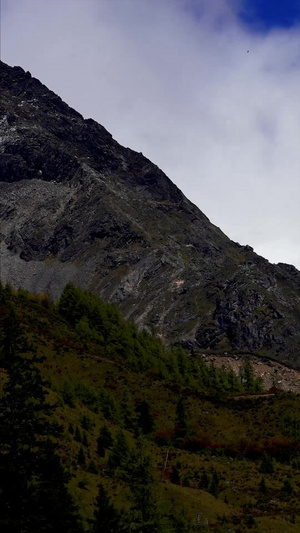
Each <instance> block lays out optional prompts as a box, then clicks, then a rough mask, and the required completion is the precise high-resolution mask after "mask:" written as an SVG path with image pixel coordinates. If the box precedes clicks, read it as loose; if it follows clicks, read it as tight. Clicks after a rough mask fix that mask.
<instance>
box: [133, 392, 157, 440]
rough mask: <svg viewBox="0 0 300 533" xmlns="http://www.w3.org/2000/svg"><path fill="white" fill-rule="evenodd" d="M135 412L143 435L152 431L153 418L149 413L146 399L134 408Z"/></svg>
mask: <svg viewBox="0 0 300 533" xmlns="http://www.w3.org/2000/svg"><path fill="white" fill-rule="evenodd" d="M136 412H137V416H138V418H137V425H138V427H139V428H140V429H141V430H142V433H143V434H144V435H147V434H148V433H151V431H153V429H154V426H155V423H154V418H153V416H152V415H151V413H150V406H149V404H148V402H147V401H146V400H143V401H142V402H140V403H139V404H138V406H137V408H136Z"/></svg>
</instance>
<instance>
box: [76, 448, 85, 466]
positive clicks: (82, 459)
mask: <svg viewBox="0 0 300 533" xmlns="http://www.w3.org/2000/svg"><path fill="white" fill-rule="evenodd" d="M77 462H78V464H79V466H84V465H85V454H84V451H83V447H82V446H80V448H79V452H78V456H77Z"/></svg>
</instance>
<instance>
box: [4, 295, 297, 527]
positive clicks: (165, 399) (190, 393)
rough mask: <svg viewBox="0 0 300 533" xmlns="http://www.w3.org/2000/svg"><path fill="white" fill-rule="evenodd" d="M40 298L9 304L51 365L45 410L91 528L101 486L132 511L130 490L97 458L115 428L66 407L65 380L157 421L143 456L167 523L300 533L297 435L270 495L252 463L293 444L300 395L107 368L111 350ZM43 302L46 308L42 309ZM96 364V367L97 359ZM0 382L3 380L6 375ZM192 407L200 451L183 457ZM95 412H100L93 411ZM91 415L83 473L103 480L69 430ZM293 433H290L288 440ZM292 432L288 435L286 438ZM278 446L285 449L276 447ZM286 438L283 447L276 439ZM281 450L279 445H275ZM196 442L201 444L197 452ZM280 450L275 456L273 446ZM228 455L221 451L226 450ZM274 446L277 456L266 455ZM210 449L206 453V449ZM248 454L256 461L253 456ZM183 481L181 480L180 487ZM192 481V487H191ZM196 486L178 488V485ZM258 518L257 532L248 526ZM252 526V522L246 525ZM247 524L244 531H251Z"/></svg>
mask: <svg viewBox="0 0 300 533" xmlns="http://www.w3.org/2000/svg"><path fill="white" fill-rule="evenodd" d="M42 300H43V299H42V298H34V297H26V296H25V297H22V296H20V295H19V296H16V295H15V296H13V301H14V304H15V306H16V308H17V311H18V314H19V316H20V318H21V321H22V323H23V326H24V329H25V331H26V332H27V334H28V337H29V338H30V340H31V341H32V342H33V343H34V345H35V346H36V348H37V350H38V353H39V354H41V355H43V356H45V362H44V363H43V364H42V367H41V369H42V372H43V375H44V377H45V378H47V379H49V380H50V383H51V388H49V401H51V403H52V402H53V403H56V402H57V404H58V407H57V409H56V415H55V416H56V418H57V419H58V421H59V422H60V423H61V424H62V425H63V428H64V432H63V438H62V439H61V442H60V454H61V457H62V460H63V462H64V463H65V464H66V466H67V467H68V468H69V469H70V470H71V471H72V474H73V477H72V479H71V482H70V488H71V491H72V492H73V494H74V495H75V497H76V500H77V502H78V504H79V506H80V509H81V513H82V516H83V518H84V520H85V522H86V520H87V519H88V518H91V517H92V516H93V511H94V502H95V498H96V494H97V485H98V483H99V482H100V481H101V483H103V484H104V485H105V487H106V488H107V489H108V491H109V494H110V496H111V498H112V500H113V501H114V503H115V504H116V505H117V506H119V507H125V508H126V507H128V505H129V503H128V498H127V495H128V487H127V486H126V484H125V483H124V482H123V481H122V480H121V479H120V478H119V477H118V476H117V475H115V476H109V475H108V471H107V457H108V453H106V456H105V457H104V458H100V457H99V456H98V455H97V453H96V441H97V437H98V434H99V430H100V427H101V425H103V424H104V422H106V423H107V424H108V425H109V426H110V429H111V431H112V433H113V435H116V433H117V431H118V429H119V423H120V422H118V421H115V422H112V421H105V419H104V417H103V415H102V414H101V411H100V410H99V408H98V409H97V407H95V406H93V407H92V409H91V408H89V407H88V406H87V405H85V403H84V401H82V399H81V398H80V394H79V396H78V397H77V398H76V402H75V403H76V405H75V406H74V407H70V406H69V405H68V404H67V403H66V402H64V401H63V398H62V389H63V385H64V383H65V381H66V380H70V382H71V384H73V385H74V384H75V383H77V384H78V382H80V383H81V384H82V383H83V384H85V385H86V386H87V387H88V388H89V389H92V390H93V391H94V393H95V395H96V396H97V397H98V395H99V391H100V390H102V389H106V390H107V391H109V392H110V394H111V395H112V396H113V397H114V398H115V400H116V402H117V403H118V401H119V399H120V397H121V396H122V393H123V392H124V390H125V389H127V390H129V391H130V393H131V396H132V399H133V402H134V403H135V404H137V403H138V402H139V401H140V400H142V399H145V400H147V402H148V403H149V404H150V406H151V413H152V415H153V416H154V418H155V424H156V427H155V430H154V431H153V432H152V433H151V434H150V435H149V436H148V438H147V440H146V444H145V447H146V451H147V452H148V453H150V454H151V455H152V458H153V463H154V470H155V477H156V479H157V497H158V500H159V501H160V505H161V508H162V509H163V511H164V513H165V514H170V513H173V512H174V509H178V508H179V509H180V508H181V507H182V508H184V509H185V511H186V513H187V516H188V517H189V519H190V520H191V522H194V521H195V520H196V519H197V513H202V514H201V520H202V521H203V523H208V528H209V530H211V529H212V528H214V530H217V531H220V532H221V531H228V530H229V528H231V530H232V531H236V532H237V531H240V532H242V531H248V530H249V531H250V530H253V529H254V530H256V531H260V532H267V531H270V532H271V531H272V532H274V533H276V532H277V531H278V532H283V531H286V532H297V531H299V532H300V510H299V505H298V493H299V490H300V468H299V467H300V459H299V460H298V464H297V453H296V451H295V449H296V445H297V443H298V441H297V439H298V438H299V436H298V435H297V432H296V430H295V432H294V442H293V445H292V448H291V449H292V455H294V457H293V458H292V459H293V460H294V462H293V463H292V460H290V461H286V462H279V461H275V471H274V473H273V474H264V478H265V481H266V484H267V487H268V492H267V494H261V493H260V492H259V488H258V487H259V483H260V480H261V477H262V474H261V473H260V471H259V467H260V458H259V456H257V457H254V459H249V458H248V457H246V456H247V455H249V453H250V456H251V449H252V448H254V449H255V453H254V455H255V456H256V455H257V454H258V451H259V449H258V448H259V446H258V444H260V446H261V450H263V448H264V446H266V439H269V449H272V446H273V451H274V450H275V453H277V452H278V450H279V451H280V450H282V449H283V447H284V444H285V440H284V439H286V438H287V437H286V436H285V435H284V434H283V430H284V418H285V414H286V413H288V412H289V413H292V414H293V416H295V417H296V418H297V417H298V418H299V419H300V402H299V398H298V396H296V395H280V396H276V397H269V398H265V399H251V400H250V399H249V400H235V401H234V400H229V399H225V398H224V397H220V395H218V396H214V397H213V396H211V397H209V396H205V395H203V393H201V394H200V393H197V392H195V391H194V390H192V389H189V388H184V387H183V386H182V385H176V384H174V383H170V382H166V381H162V380H160V379H157V375H156V374H155V372H152V373H151V372H148V373H137V372H134V371H133V370H132V369H131V368H130V367H129V366H128V365H126V364H124V362H123V361H120V360H119V361H118V360H115V361H111V362H108V361H105V360H102V359H101V358H103V359H105V356H106V353H105V349H103V348H101V349H100V348H99V347H98V346H97V344H96V343H92V342H82V341H80V340H79V339H78V337H77V336H76V335H75V334H74V332H73V331H72V329H71V328H70V327H69V325H68V324H67V322H66V321H64V320H63V319H62V318H61V317H60V316H59V314H58V313H57V311H56V310H55V309H54V308H53V307H52V306H51V305H50V306H48V304H47V300H44V301H42ZM41 302H42V303H41ZM5 312H6V307H5V305H2V306H1V308H0V317H1V316H3V315H4V314H5ZM99 358H100V359H99ZM0 375H1V374H0ZM3 378H4V377H3V374H2V379H3ZM180 395H182V396H184V397H185V399H186V403H187V407H188V413H189V426H190V428H191V434H192V437H191V438H193V442H194V443H196V444H195V446H196V448H197V451H196V452H192V451H188V450H183V449H180V448H178V447H176V446H175V445H174V442H173V443H172V442H171V440H170V437H171V434H172V431H173V428H174V424H175V407H176V404H177V401H178V398H179V396H180ZM97 410H98V412H95V411H97ZM84 415H86V416H87V417H89V419H90V420H91V421H92V427H90V428H89V429H87V430H86V435H87V440H88V447H84V450H85V456H86V463H87V465H88V464H89V462H90V461H91V460H92V461H94V463H95V464H96V466H97V470H98V474H94V473H91V472H89V471H88V468H87V466H85V467H84V466H81V467H79V466H78V461H77V456H78V452H79V448H80V446H81V444H80V443H78V442H76V440H75V439H74V435H72V434H71V433H70V431H69V424H70V423H72V425H73V427H74V428H76V426H78V427H79V428H80V430H81V433H82V434H83V429H82V426H81V421H82V417H83V416H84ZM286 431H287V428H286V429H285V433H286ZM289 431H290V432H291V429H290V430H289ZM158 434H159V435H161V434H162V435H163V438H164V440H163V445H160V446H158V444H157V442H158V439H157V438H156V436H157V435H158ZM126 435H127V437H128V441H129V443H130V444H131V446H133V445H134V442H135V439H134V435H133V434H132V433H130V432H127V431H126ZM276 439H277V441H280V442H279V444H278V442H277V444H276V442H275V441H276ZM280 439H281V440H280ZM291 440H293V439H292V437H291V435H290V441H291ZM274 442H275V444H274ZM199 443H200V444H199ZM276 446H277V447H276ZM220 447H221V448H222V449H223V450H224V449H225V453H224V451H223V452H222V450H220V449H219V448H220ZM270 447H271V448H270ZM203 448H204V449H203ZM167 449H169V457H168V463H167V469H166V471H165V472H164V473H163V467H164V461H165V457H166V451H167ZM249 449H250V452H249ZM173 465H177V466H178V468H179V471H180V476H181V480H182V484H181V485H175V484H172V483H171V482H170V470H171V467H172V466H173ZM212 469H215V470H217V471H218V473H219V476H220V484H219V494H218V497H217V498H215V497H214V496H213V495H212V494H210V493H209V492H208V490H207V489H206V490H203V489H202V488H199V478H200V477H201V475H202V473H203V471H204V470H205V471H206V472H207V474H208V476H209V477H211V472H212ZM184 478H185V481H183V479H184ZM188 478H190V479H189V481H188V480H187V479H188ZM286 478H289V479H290V481H291V483H292V486H293V488H294V493H293V494H292V495H290V496H285V495H283V494H282V492H281V490H280V489H281V486H282V484H283V482H284V480H285V479H286ZM184 484H186V485H190V486H182V485H184ZM250 515H252V516H253V517H254V519H255V522H256V525H254V526H251V518H249V516H250ZM222 517H223V522H224V521H225V519H224V517H227V520H228V523H227V524H225V525H223V526H222V525H221V522H222V520H221V518H222ZM247 517H248V518H247ZM247 523H248V525H247Z"/></svg>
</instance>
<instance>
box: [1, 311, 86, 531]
mask: <svg viewBox="0 0 300 533" xmlns="http://www.w3.org/2000/svg"><path fill="white" fill-rule="evenodd" d="M0 357H1V361H0V366H1V367H2V368H5V370H6V376H7V381H6V383H5V385H4V395H3V396H2V397H1V398H0V412H1V416H0V450H1V451H0V470H1V477H0V498H1V509H2V510H1V513H0V529H1V531H7V532H11V533H17V532H19V531H22V532H23V531H24V532H30V533H44V532H45V533H46V532H55V531H57V530H58V529H59V527H60V525H61V524H62V523H64V527H65V529H66V530H67V531H69V532H70V533H71V532H72V533H75V532H79V531H81V527H80V525H79V522H78V518H77V511H76V508H75V506H74V504H73V502H72V499H71V497H70V495H69V493H68V491H67V489H66V482H67V481H68V476H67V475H66V473H65V471H64V469H63V468H62V465H61V462H60V460H59V458H58V456H57V455H56V448H55V444H54V440H53V438H54V437H55V434H56V431H55V434H54V433H53V431H54V428H55V425H52V424H51V423H50V420H49V415H50V411H51V409H50V407H49V405H48V404H47V403H46V394H45V389H44V383H43V380H42V378H41V374H40V371H39V370H38V368H37V367H36V362H37V361H38V359H37V358H36V356H35V355H34V354H32V352H30V347H29V345H28V343H27V341H26V338H25V336H24V333H23V331H22V330H21V328H20V326H19V323H18V319H17V317H16V314H15V312H14V310H13V309H11V310H10V311H9V313H8V315H7V316H6V317H5V318H4V319H3V323H2V331H1V356H0Z"/></svg>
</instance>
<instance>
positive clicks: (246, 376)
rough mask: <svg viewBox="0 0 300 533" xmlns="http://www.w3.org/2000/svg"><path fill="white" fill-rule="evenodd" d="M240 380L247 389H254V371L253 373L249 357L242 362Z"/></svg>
mask: <svg viewBox="0 0 300 533" xmlns="http://www.w3.org/2000/svg"><path fill="white" fill-rule="evenodd" d="M240 380H241V383H242V385H243V387H244V389H245V390H246V391H253V390H254V382H255V379H254V373H253V368H252V365H251V363H250V361H248V359H244V361H243V362H242V364H241V367H240Z"/></svg>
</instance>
